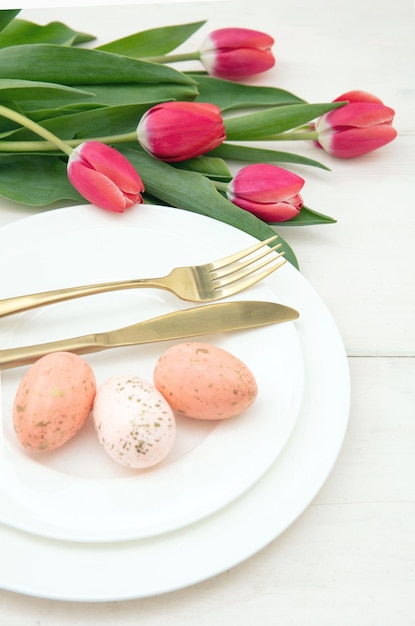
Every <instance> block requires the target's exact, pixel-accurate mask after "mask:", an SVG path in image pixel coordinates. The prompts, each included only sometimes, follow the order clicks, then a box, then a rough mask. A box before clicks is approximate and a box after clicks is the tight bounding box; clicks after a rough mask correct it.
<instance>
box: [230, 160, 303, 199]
mask: <svg viewBox="0 0 415 626" xmlns="http://www.w3.org/2000/svg"><path fill="white" fill-rule="evenodd" d="M304 182H305V181H304V179H303V178H301V177H300V176H297V174H294V173H293V172H290V171H288V170H285V169H283V168H282V167H278V166H276V165H270V164H266V163H255V164H254V165H249V166H247V167H243V168H242V169H241V170H239V172H238V173H237V174H236V176H235V177H234V179H233V181H232V182H231V183H230V186H229V189H230V190H231V192H232V193H233V194H235V195H236V196H238V197H240V198H246V199H249V200H252V201H254V202H275V201H280V200H284V201H287V200H289V199H290V198H291V197H293V196H295V195H297V194H298V193H299V192H300V191H301V189H302V188H303V186H304Z"/></svg>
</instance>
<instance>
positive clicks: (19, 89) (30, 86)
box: [0, 78, 93, 102]
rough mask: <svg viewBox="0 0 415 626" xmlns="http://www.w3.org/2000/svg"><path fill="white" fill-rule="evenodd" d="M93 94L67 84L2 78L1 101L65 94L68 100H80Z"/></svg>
mask: <svg viewBox="0 0 415 626" xmlns="http://www.w3.org/2000/svg"><path fill="white" fill-rule="evenodd" d="M92 95H93V94H91V93H88V92H87V91H85V90H84V89H77V88H75V87H69V86H67V85H57V84H55V83H45V82H40V81H34V80H19V79H16V78H0V101H1V102H7V101H9V100H11V101H14V102H24V101H28V100H29V101H32V100H38V101H43V100H56V99H59V98H62V97H63V96H64V97H65V99H66V100H79V99H81V98H88V97H90V96H92Z"/></svg>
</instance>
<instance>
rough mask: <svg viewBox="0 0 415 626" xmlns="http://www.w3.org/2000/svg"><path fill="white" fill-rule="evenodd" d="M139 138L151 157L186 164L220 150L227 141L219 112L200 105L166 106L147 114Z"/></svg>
mask: <svg viewBox="0 0 415 626" xmlns="http://www.w3.org/2000/svg"><path fill="white" fill-rule="evenodd" d="M137 138H138V141H139V142H140V144H141V145H142V147H143V148H144V149H145V150H146V151H147V152H148V153H149V154H151V155H152V156H154V157H156V158H159V159H161V160H163V161H167V162H175V161H184V160H187V159H191V158H194V157H197V156H200V155H201V154H205V153H206V152H210V151H211V150H213V149H214V148H217V147H218V146H219V145H220V144H221V143H223V141H224V140H225V138H226V135H225V127H224V123H223V119H222V116H221V111H220V108H219V107H217V106H216V105H214V104H208V103H199V102H165V103H163V104H161V105H156V106H154V107H153V108H151V109H150V110H149V111H147V112H146V113H145V114H144V115H143V117H142V118H141V120H140V123H139V125H138V128H137Z"/></svg>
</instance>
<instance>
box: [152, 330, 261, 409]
mask: <svg viewBox="0 0 415 626" xmlns="http://www.w3.org/2000/svg"><path fill="white" fill-rule="evenodd" d="M154 384H155V386H156V388H157V389H158V390H159V391H160V393H162V394H163V396H164V397H165V398H166V400H167V402H168V403H169V404H170V406H171V407H172V409H173V410H174V411H177V412H178V413H181V414H182V415H186V416H188V417H194V418H196V419H207V420H219V419H226V418H229V417H233V416H235V415H239V413H242V411H244V410H245V409H247V408H248V407H249V406H251V404H252V403H253V402H254V400H255V398H256V396H257V393H258V388H257V384H256V380H255V378H254V375H253V374H252V372H251V371H250V370H249V369H248V367H247V366H246V365H245V364H244V363H242V361H241V360H240V359H238V358H237V357H236V356H234V355H233V354H230V353H229V352H227V351H226V350H223V349H222V348H218V347H217V346H213V345H207V344H204V343H199V342H187V343H180V344H177V345H175V346H173V347H172V348H169V349H168V350H167V351H166V352H165V353H164V354H163V355H162V356H161V357H160V358H159V360H158V361H157V363H156V366H155V368H154Z"/></svg>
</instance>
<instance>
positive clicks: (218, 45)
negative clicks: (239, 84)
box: [199, 28, 275, 80]
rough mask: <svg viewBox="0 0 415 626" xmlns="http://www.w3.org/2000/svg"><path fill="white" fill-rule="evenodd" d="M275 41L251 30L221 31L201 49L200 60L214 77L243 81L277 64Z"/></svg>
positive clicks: (215, 32)
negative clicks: (274, 48)
mask: <svg viewBox="0 0 415 626" xmlns="http://www.w3.org/2000/svg"><path fill="white" fill-rule="evenodd" d="M273 44H274V39H273V38H272V37H270V36H269V35H266V34H265V33H261V32H259V31H256V30H250V29H248V28H221V29H219V30H215V31H213V32H212V33H210V34H209V35H208V36H207V37H206V39H205V40H204V42H203V43H202V45H201V47H200V50H199V52H200V61H201V62H202V64H203V65H204V67H205V69H206V71H207V72H208V73H209V74H211V75H212V76H216V77H218V78H225V79H229V80H239V79H243V78H247V77H249V76H252V75H253V74H259V73H261V72H265V71H266V70H269V69H270V68H271V67H273V65H274V64H275V58H274V55H273V54H272V51H271V46H272V45H273Z"/></svg>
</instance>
